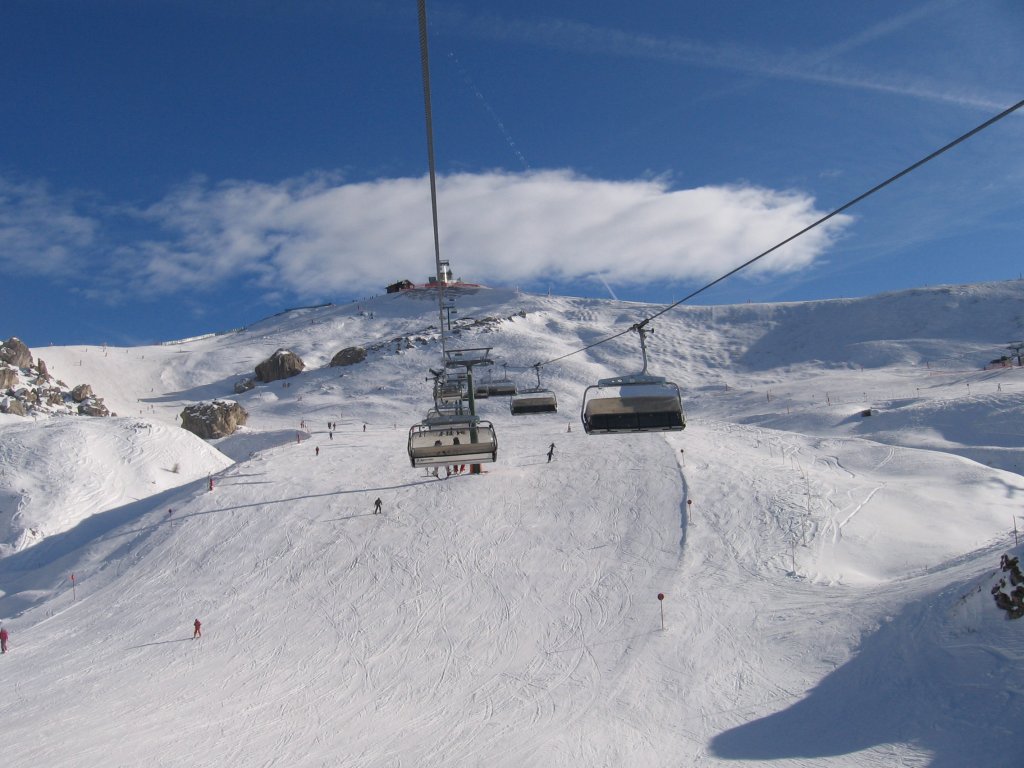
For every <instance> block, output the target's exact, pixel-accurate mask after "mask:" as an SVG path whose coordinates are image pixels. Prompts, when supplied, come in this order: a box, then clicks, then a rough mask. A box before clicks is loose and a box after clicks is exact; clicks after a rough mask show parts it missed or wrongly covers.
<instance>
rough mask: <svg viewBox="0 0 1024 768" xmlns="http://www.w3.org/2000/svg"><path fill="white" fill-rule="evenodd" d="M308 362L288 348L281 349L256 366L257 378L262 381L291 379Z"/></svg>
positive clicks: (300, 371)
mask: <svg viewBox="0 0 1024 768" xmlns="http://www.w3.org/2000/svg"><path fill="white" fill-rule="evenodd" d="M305 367H306V364H305V363H304V362H302V358H300V357H299V356H298V355H296V354H295V353H294V352H289V351H288V350H287V349H279V350H277V352H275V353H274V354H272V355H271V356H270V357H268V358H267V359H266V360H264V361H263V362H262V363H260V364H259V365H257V366H256V380H257V381H262V382H268V381H278V380H280V379H290V378H291V377H292V376H297V375H298V374H300V373H302V370H303V369H304V368H305Z"/></svg>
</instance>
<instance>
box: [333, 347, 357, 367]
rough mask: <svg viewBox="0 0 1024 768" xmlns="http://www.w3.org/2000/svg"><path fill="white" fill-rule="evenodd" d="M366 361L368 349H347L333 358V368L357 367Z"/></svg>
mask: <svg viewBox="0 0 1024 768" xmlns="http://www.w3.org/2000/svg"><path fill="white" fill-rule="evenodd" d="M365 359H366V349H364V348H363V347H345V348H344V349H343V350H341V351H340V352H339V353H338V354H336V355H335V356H334V357H332V358H331V366H330V367H331V368H337V367H339V366H343V365H355V364H356V363H361V362H363V360H365Z"/></svg>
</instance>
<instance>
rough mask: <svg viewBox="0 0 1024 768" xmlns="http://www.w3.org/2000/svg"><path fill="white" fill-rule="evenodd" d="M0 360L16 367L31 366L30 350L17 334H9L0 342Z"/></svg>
mask: <svg viewBox="0 0 1024 768" xmlns="http://www.w3.org/2000/svg"><path fill="white" fill-rule="evenodd" d="M0 361H3V362H5V363H10V364H11V365H13V366H15V367H17V368H30V367H32V352H31V351H29V348H28V347H26V346H25V344H24V342H22V340H21V339H19V338H18V337H17V336H11V338H9V339H8V340H7V341H5V342H4V343H3V344H0Z"/></svg>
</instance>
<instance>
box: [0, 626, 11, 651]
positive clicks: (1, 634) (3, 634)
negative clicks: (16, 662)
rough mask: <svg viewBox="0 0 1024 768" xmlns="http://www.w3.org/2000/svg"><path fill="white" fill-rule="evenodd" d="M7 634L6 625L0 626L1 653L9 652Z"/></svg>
mask: <svg viewBox="0 0 1024 768" xmlns="http://www.w3.org/2000/svg"><path fill="white" fill-rule="evenodd" d="M8 637H9V635H8V634H7V628H6V627H0V653H7V638H8Z"/></svg>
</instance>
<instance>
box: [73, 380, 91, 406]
mask: <svg viewBox="0 0 1024 768" xmlns="http://www.w3.org/2000/svg"><path fill="white" fill-rule="evenodd" d="M92 397H95V395H94V394H93V391H92V387H91V386H90V385H89V384H79V385H78V386H77V387H75V388H74V389H72V390H71V399H72V400H74V401H75V402H76V403H83V402H85V401H86V400H88V399H90V398H92Z"/></svg>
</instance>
